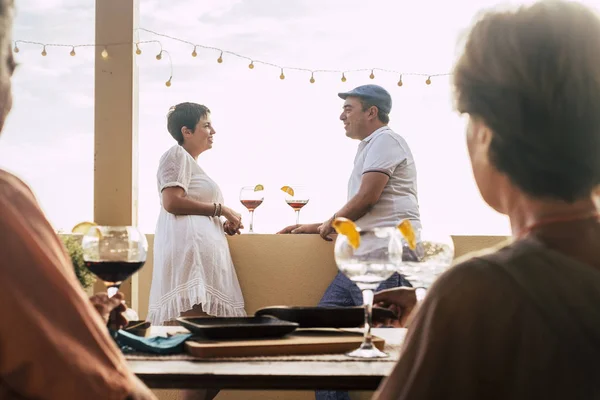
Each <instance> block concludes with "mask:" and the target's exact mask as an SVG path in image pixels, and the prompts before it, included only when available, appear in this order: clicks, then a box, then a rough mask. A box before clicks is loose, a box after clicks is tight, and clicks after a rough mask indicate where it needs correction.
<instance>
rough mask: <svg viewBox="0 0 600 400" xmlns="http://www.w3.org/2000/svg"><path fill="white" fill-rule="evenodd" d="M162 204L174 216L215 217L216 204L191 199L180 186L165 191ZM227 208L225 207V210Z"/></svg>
mask: <svg viewBox="0 0 600 400" xmlns="http://www.w3.org/2000/svg"><path fill="white" fill-rule="evenodd" d="M162 204H163V207H164V208H165V210H166V211H167V212H169V213H171V214H173V215H205V216H208V217H212V216H213V215H215V205H214V203H205V202H202V201H197V200H193V199H190V198H189V197H187V196H186V195H185V191H184V190H183V189H182V188H181V187H179V186H176V187H168V188H165V189H163V191H162ZM225 208H226V207H223V209H225ZM223 211H224V210H222V211H221V214H222V215H224V212H223Z"/></svg>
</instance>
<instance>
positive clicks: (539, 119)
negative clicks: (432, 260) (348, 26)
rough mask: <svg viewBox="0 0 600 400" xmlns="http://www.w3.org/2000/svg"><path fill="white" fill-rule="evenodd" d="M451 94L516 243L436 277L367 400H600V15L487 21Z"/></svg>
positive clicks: (475, 34)
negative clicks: (599, 192) (599, 193)
mask: <svg viewBox="0 0 600 400" xmlns="http://www.w3.org/2000/svg"><path fill="white" fill-rule="evenodd" d="M454 85H455V89H456V94H455V96H456V104H457V108H458V111H459V112H460V113H462V114H467V115H468V116H469V123H468V129H467V135H466V136H467V146H468V150H469V155H470V158H471V163H472V167H473V173H474V176H475V180H476V182H477V185H478V187H479V190H480V192H481V195H482V196H483V199H484V200H485V201H486V202H487V203H488V204H489V205H490V206H491V207H492V208H494V209H495V210H496V211H498V212H500V213H503V214H505V215H507V216H508V217H509V218H510V223H511V228H512V235H513V239H514V240H513V242H512V243H511V244H508V245H504V246H502V247H499V248H497V249H494V250H490V251H488V252H486V253H484V254H478V255H475V256H472V257H471V258H469V259H464V261H462V262H459V263H457V265H456V266H454V267H453V268H452V269H450V270H449V271H447V272H446V273H445V274H444V275H442V276H441V277H440V278H439V279H438V281H437V282H436V283H435V284H434V285H433V286H432V288H431V290H430V291H429V293H428V294H427V296H426V297H425V299H424V300H423V303H422V304H421V305H420V307H419V308H418V310H417V311H416V312H415V313H414V315H413V316H412V317H411V319H410V321H409V328H408V334H407V336H406V340H405V342H404V347H403V352H402V355H401V358H400V360H399V362H398V364H397V365H396V367H395V369H394V370H393V372H392V373H391V375H390V376H389V377H388V378H387V379H386V380H385V381H384V383H383V384H382V386H381V387H380V389H379V391H378V392H377V394H376V395H375V398H376V399H378V400H389V399H598V398H600V380H599V379H598V376H599V374H600V367H599V364H598V360H599V359H600V308H599V307H598V305H599V304H600V246H599V245H598V244H599V243H600V222H599V214H598V211H597V207H596V205H595V203H594V198H593V192H594V190H595V188H596V187H597V185H598V184H599V183H600V156H599V155H600V112H598V110H600V19H599V18H598V16H597V15H595V14H594V13H592V11H590V10H589V9H588V8H586V7H585V6H583V5H581V4H578V3H574V2H562V1H548V2H539V3H536V4H534V5H532V6H528V7H523V8H520V9H518V10H517V11H514V12H490V13H487V14H485V15H484V16H483V17H482V18H481V19H480V20H479V21H478V22H477V23H476V25H475V26H474V27H473V29H472V30H471V32H470V34H469V36H468V39H467V42H466V47H465V49H464V51H463V53H462V55H461V57H460V59H459V60H458V63H457V65H456V67H455V71H454ZM411 294H413V292H412V291H411V290H410V289H396V290H394V289H392V290H390V291H387V292H382V293H380V294H378V295H377V296H376V299H375V301H376V302H381V303H395V304H396V305H397V306H400V307H405V306H408V307H409V308H410V307H412V306H414V304H415V299H414V295H413V296H411ZM404 318H406V313H405V315H404Z"/></svg>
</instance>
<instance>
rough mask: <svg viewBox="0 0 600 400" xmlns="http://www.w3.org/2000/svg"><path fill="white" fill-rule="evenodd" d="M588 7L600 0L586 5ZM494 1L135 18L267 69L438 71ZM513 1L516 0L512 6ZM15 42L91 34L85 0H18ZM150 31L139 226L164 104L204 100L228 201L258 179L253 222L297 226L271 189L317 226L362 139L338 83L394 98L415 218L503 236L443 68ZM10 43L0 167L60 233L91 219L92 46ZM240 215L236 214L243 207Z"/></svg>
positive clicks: (203, 10)
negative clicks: (410, 160)
mask: <svg viewBox="0 0 600 400" xmlns="http://www.w3.org/2000/svg"><path fill="white" fill-rule="evenodd" d="M587 3H588V4H592V5H593V6H596V5H597V4H598V1H588V2H587ZM496 4H497V2H495V1H488V0H481V1H464V0H463V1H454V2H446V1H441V0H440V1H412V2H408V1H399V0H380V1H378V0H370V1H368V2H367V1H364V0H361V1H358V0H343V1H342V0H327V1H323V0H286V1H285V2H283V1H276V0H203V1H201V2H200V1H197V0H170V1H168V2H167V1H159V0H140V26H141V27H143V28H146V29H150V30H153V31H157V32H160V33H164V34H167V35H170V36H175V37H178V38H181V39H185V40H189V41H191V42H194V43H197V44H202V45H206V46H212V47H217V48H221V49H224V50H229V51H233V52H237V53H240V54H243V55H246V56H248V57H250V58H253V59H257V60H263V61H267V62H271V63H274V64H277V65H285V66H293V67H304V68H308V69H313V70H317V69H335V70H351V69H360V68H382V69H388V70H394V71H402V72H405V73H409V72H415V73H425V74H436V73H447V72H450V71H451V68H452V65H453V62H454V61H455V57H456V54H457V49H458V46H457V44H458V43H459V39H460V38H461V36H462V35H463V34H464V32H465V29H467V28H468V27H469V26H470V24H471V22H472V21H473V17H474V16H475V15H476V13H477V12H478V10H480V9H481V8H487V7H491V6H494V5H496ZM513 4H514V3H513ZM17 6H18V16H17V20H16V25H15V29H14V32H15V35H14V37H15V39H21V40H32V41H39V42H44V43H65V44H82V43H93V41H94V1H91V0H18V1H17ZM140 39H141V40H154V39H157V40H160V42H161V44H162V46H163V48H164V49H167V50H168V51H169V52H170V53H171V56H172V58H173V68H174V74H173V81H172V86H171V87H170V88H167V87H166V86H165V84H164V83H165V81H166V80H167V79H168V77H169V73H170V71H169V65H168V62H167V61H166V58H163V60H162V61H157V60H156V59H155V55H156V53H157V52H158V51H159V46H158V45H157V44H145V45H142V46H141V48H142V51H143V53H142V55H140V56H138V57H137V62H138V65H139V90H140V95H139V111H140V115H139V122H140V123H139V136H140V170H139V173H140V193H139V197H140V202H139V204H140V209H139V213H140V225H141V227H142V228H143V229H144V230H145V231H147V232H152V231H153V230H154V226H155V223H156V219H157V215H158V210H159V202H158V194H157V191H156V168H157V164H158V159H159V158H160V156H161V154H162V153H163V152H164V151H166V150H167V149H168V148H169V147H170V146H172V145H173V144H174V143H175V142H174V141H173V139H172V138H171V137H170V136H169V134H168V133H167V131H166V127H165V125H166V123H165V121H166V120H165V114H166V112H167V110H168V108H169V107H170V106H171V105H174V104H177V103H179V102H183V101H193V102H198V103H202V104H205V105H207V106H208V107H209V108H210V109H211V110H212V119H213V123H214V126H215V128H216V130H217V135H216V138H215V143H214V147H213V149H212V150H210V151H208V152H207V153H205V154H203V155H201V156H200V159H199V162H200V165H201V166H202V167H203V168H204V169H205V171H206V172H208V173H209V175H210V176H211V177H212V178H213V179H215V180H216V181H217V183H218V184H219V185H220V186H221V188H222V190H223V192H224V195H225V200H226V204H227V205H229V206H230V207H233V208H236V209H238V210H239V211H243V208H242V206H241V204H240V203H239V189H240V188H241V187H242V186H244V185H255V184H258V183H261V184H263V185H265V186H266V189H267V191H266V195H267V199H266V201H265V203H264V204H263V205H262V206H261V207H260V208H258V210H257V211H256V215H255V229H256V230H257V231H259V232H265V233H269V232H275V231H277V230H278V229H280V228H282V227H283V226H285V225H287V224H291V223H293V222H294V213H293V211H292V210H291V209H290V208H289V207H288V206H287V205H285V203H284V202H283V198H282V197H281V196H280V192H279V190H278V189H279V187H281V186H283V185H293V184H305V185H309V186H310V188H311V193H312V194H311V199H310V202H309V204H308V205H307V206H306V207H305V208H304V209H303V210H302V213H301V220H302V222H318V221H321V220H323V219H326V218H328V217H329V216H330V215H332V214H333V213H334V212H335V211H337V210H338V209H339V208H340V207H341V206H342V205H343V203H344V202H345V200H346V186H347V180H348V176H349V174H350V171H351V169H352V162H353V159H354V155H355V152H356V147H357V145H358V142H355V141H352V140H350V139H348V138H346V137H345V135H344V130H343V126H342V124H341V122H340V121H339V119H338V117H339V114H340V111H341V106H342V101H341V100H340V99H339V98H338V97H337V95H336V93H337V92H339V91H343V90H349V89H351V88H352V87H354V86H357V85H360V84H365V83H376V84H379V85H382V86H384V87H385V88H387V89H388V90H389V91H390V93H391V94H392V97H393V102H394V103H393V108H392V112H391V122H390V126H391V127H392V129H394V130H395V131H396V132H398V133H400V134H401V135H403V136H404V137H405V138H406V139H407V141H408V143H409V145H410V146H411V148H412V151H413V153H414V155H415V158H416V162H417V168H418V179H419V180H418V183H419V200H420V204H421V212H422V218H423V222H424V225H425V226H426V228H429V229H434V230H437V231H441V232H446V233H453V234H507V233H509V229H508V223H507V220H506V219H505V218H504V217H502V216H500V215H498V214H496V213H495V212H493V211H491V210H490V209H489V208H488V207H487V206H486V205H485V204H484V203H483V201H482V200H481V198H480V196H479V194H478V192H477V190H476V188H475V185H474V182H473V179H472V175H471V171H470V167H469V162H468V158H467V153H466V149H465V144H464V125H465V120H464V118H461V117H459V116H458V115H457V114H456V113H455V112H454V111H453V109H452V103H451V87H450V85H449V78H447V77H444V78H434V79H433V83H432V84H431V85H430V86H427V85H425V83H424V81H425V79H426V78H423V77H412V76H407V75H405V76H404V80H403V81H404V86H403V87H398V86H397V84H396V83H397V81H398V78H399V76H398V74H395V73H384V72H377V71H376V72H375V75H376V76H375V79H374V80H371V79H369V73H370V72H361V73H348V74H346V78H347V81H346V82H345V83H342V82H341V80H340V78H341V76H340V74H337V73H336V74H319V73H317V74H315V76H314V77H315V83H314V84H311V83H309V79H310V73H307V72H295V71H291V70H285V76H286V79H285V80H283V81H282V80H280V79H279V75H280V70H279V69H277V68H272V67H268V66H264V65H260V64H256V67H255V68H254V69H252V70H250V69H249V68H248V61H246V60H243V59H236V58H234V57H232V56H228V55H224V62H223V63H222V64H218V63H217V62H216V59H217V58H218V56H219V52H218V51H213V50H201V49H198V50H197V51H198V56H197V57H196V58H193V57H191V52H192V50H193V47H192V46H189V45H184V44H181V43H177V42H175V41H172V40H169V39H165V38H159V37H156V36H154V35H152V34H149V33H146V32H141V33H140ZM41 50H42V49H41V47H39V46H34V45H27V44H22V45H21V46H20V52H19V54H17V61H18V62H19V63H20V64H21V65H20V67H19V70H18V71H17V73H16V75H15V78H14V83H13V85H14V97H15V104H14V108H13V112H12V114H11V116H10V117H9V120H8V122H7V125H6V127H5V130H4V133H3V137H2V139H1V140H0V166H1V167H3V168H6V169H9V170H11V171H13V172H15V173H17V174H18V175H19V176H21V177H22V178H23V179H24V180H25V181H26V182H27V183H29V184H30V185H31V186H32V188H33V190H34V192H35V193H36V195H37V196H38V199H39V201H40V202H41V204H42V207H43V208H44V210H45V211H46V212H47V214H48V216H49V218H50V220H51V222H52V223H53V224H54V225H55V227H56V228H57V229H70V228H71V227H72V226H73V225H74V224H75V223H77V222H79V221H81V220H91V219H93V208H92V199H93V183H92V179H93V103H94V100H93V93H94V90H93V89H94V88H93V82H94V79H93V68H94V60H93V49H91V48H89V49H85V48H82V49H77V55H76V56H75V57H71V56H69V51H70V49H69V48H47V52H48V55H47V56H46V57H42V56H41V55H40V52H41ZM245 215H246V217H245V219H246V220H247V214H245Z"/></svg>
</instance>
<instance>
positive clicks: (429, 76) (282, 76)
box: [13, 28, 451, 87]
mask: <svg viewBox="0 0 600 400" xmlns="http://www.w3.org/2000/svg"><path fill="white" fill-rule="evenodd" d="M137 30H138V31H144V32H147V33H150V34H152V35H155V36H159V37H162V38H166V39H169V40H172V41H176V42H180V43H185V44H188V45H190V46H192V47H193V50H192V53H191V54H192V57H197V56H198V48H201V49H206V50H212V51H218V52H219V57H218V58H217V62H218V63H219V64H221V63H223V57H224V55H225V53H227V54H228V55H231V56H233V57H237V58H241V59H245V60H247V61H250V63H249V64H248V68H249V69H254V66H255V65H256V64H262V65H265V66H268V67H273V68H277V69H279V70H280V75H279V78H280V79H281V80H283V79H285V73H284V69H286V70H288V71H289V70H292V71H304V72H310V80H309V82H310V83H315V76H314V74H315V73H335V74H341V81H342V82H347V78H346V72H348V73H351V72H370V74H369V78H370V79H375V71H376V70H377V71H379V72H383V73H390V74H396V76H399V80H398V82H397V85H398V87H401V86H403V84H404V82H403V78H404V76H416V77H424V78H426V80H425V84H426V85H431V82H432V79H433V78H435V77H437V76H449V75H451V74H449V73H443V74H425V73H408V72H402V71H394V70H391V69H383V68H361V69H353V70H331V69H309V68H304V67H290V66H283V65H277V64H275V63H271V62H268V61H260V60H256V59H254V58H251V57H248V56H245V55H242V54H239V53H235V52H232V51H229V50H224V49H220V48H216V47H211V46H205V45H202V44H196V43H193V42H190V41H187V40H184V39H180V38H177V37H173V36H169V35H165V34H162V33H158V32H155V31H151V30H148V29H144V28H137ZM144 43H157V44H158V45H159V46H160V51H159V53H158V54H157V55H156V59H157V60H161V59H162V56H163V54H162V53H165V54H168V52H167V51H166V50H163V43H162V42H161V41H159V40H145V41H137V42H134V43H131V41H129V42H123V43H88V44H83V43H75V44H59V43H41V42H33V41H27V40H16V41H14V48H13V51H14V52H15V53H19V52H20V51H21V48H20V47H19V46H22V45H23V44H32V45H37V46H42V52H41V54H42V56H47V54H48V53H47V47H69V48H70V49H71V51H70V53H69V54H70V55H71V56H75V55H76V53H75V48H76V47H96V48H97V47H102V48H103V50H102V52H101V56H102V58H105V59H106V58H108V57H109V54H108V47H110V46H113V47H115V46H129V47H130V48H131V46H132V44H135V54H137V55H140V54H142V49H141V47H140V45H141V44H144ZM188 54H189V53H188ZM168 57H169V63H170V65H171V77H172V75H173V74H172V69H173V68H172V61H171V56H170V55H169V56H168ZM338 76H340V75H338ZM171 80H172V78H169V80H167V82H169V84H170V83H171ZM165 84H166V82H165Z"/></svg>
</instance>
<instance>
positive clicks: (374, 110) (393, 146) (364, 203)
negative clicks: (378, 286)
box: [279, 85, 421, 305]
mask: <svg viewBox="0 0 600 400" xmlns="http://www.w3.org/2000/svg"><path fill="white" fill-rule="evenodd" d="M339 96H340V98H342V99H343V100H344V106H343V111H342V114H341V115H340V120H341V121H342V122H343V123H344V129H345V130H346V136H348V137H349V138H351V139H356V140H360V144H359V145H358V151H357V153H356V157H355V159H354V169H353V170H352V174H351V175H350V179H349V182H348V202H347V203H346V204H345V205H344V206H343V207H342V208H341V209H340V210H339V211H338V212H336V213H335V214H333V216H332V217H331V218H330V219H328V220H327V221H325V222H323V223H321V224H319V223H317V224H301V225H292V226H288V227H287V228H285V229H283V230H281V231H280V232H279V233H319V234H320V235H321V237H323V239H325V240H331V238H330V235H331V234H332V233H333V232H334V230H333V227H332V226H331V224H332V222H333V220H334V219H335V218H336V217H346V218H348V219H351V220H353V221H354V222H355V223H356V224H357V225H358V226H359V227H360V228H361V229H371V228H375V227H382V226H393V225H395V224H398V223H399V222H400V221H401V220H402V219H410V220H411V222H412V223H413V225H414V226H415V227H420V226H421V223H420V216H419V205H418V201H417V170H416V166H415V162H414V159H413V156H412V153H411V151H410V148H409V147H408V144H407V143H406V141H405V140H404V138H403V137H402V136H400V135H398V134H397V133H395V132H394V131H392V129H390V128H389V127H388V125H387V124H388V122H389V113H390V111H391V109H392V98H391V96H390V94H389V93H388V92H387V91H386V90H385V89H384V88H382V87H381V86H377V85H364V86H359V87H357V88H355V89H353V90H351V91H349V92H345V93H339ZM336 279H337V278H336ZM352 285H353V284H352ZM386 286H387V285H386ZM354 287H356V286H355V285H354ZM326 294H327V293H326ZM355 294H356V296H353V297H356V300H357V302H358V304H357V305H359V304H362V297H361V295H360V291H359V290H358V288H356V291H355ZM339 305H349V304H339Z"/></svg>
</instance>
